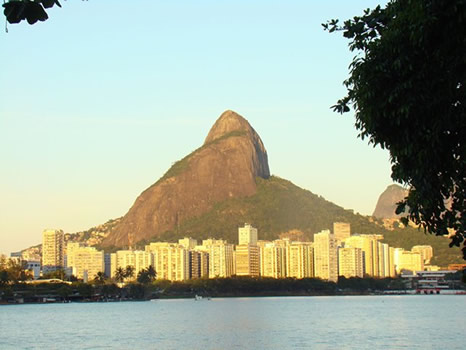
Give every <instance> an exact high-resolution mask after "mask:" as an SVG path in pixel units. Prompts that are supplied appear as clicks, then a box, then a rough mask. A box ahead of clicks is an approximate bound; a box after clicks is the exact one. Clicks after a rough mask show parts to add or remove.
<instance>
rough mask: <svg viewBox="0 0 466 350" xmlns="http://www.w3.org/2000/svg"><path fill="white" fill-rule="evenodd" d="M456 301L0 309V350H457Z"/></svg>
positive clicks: (239, 301)
mask: <svg viewBox="0 0 466 350" xmlns="http://www.w3.org/2000/svg"><path fill="white" fill-rule="evenodd" d="M465 307H466V298H465V297H464V296H445V295H441V296H430V295H429V296H353V297H281V298H279V297H274V298H230V299H221V298H219V299H212V300H210V301H207V300H202V301H194V300H193V299H180V300H173V299H172V300H156V301H152V302H121V303H71V304H41V305H11V306H2V307H1V308H0V309H1V312H0V330H1V331H0V332H1V336H0V347H1V348H2V349H32V348H33V349H59V348H64V347H66V348H70V349H78V348H79V349H86V348H92V349H107V348H112V349H186V348H189V349H235V348H236V349H310V348H312V349H382V348H383V349H463V348H464V347H463V346H464V339H463V336H462V333H463V332H464V322H463V311H464V310H465Z"/></svg>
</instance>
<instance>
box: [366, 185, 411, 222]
mask: <svg viewBox="0 0 466 350" xmlns="http://www.w3.org/2000/svg"><path fill="white" fill-rule="evenodd" d="M407 195H408V190H407V189H405V188H403V187H401V186H399V185H396V184H393V185H390V186H388V187H387V188H386V189H385V191H383V192H382V194H381V195H380V197H379V200H378V201H377V205H376V206H375V210H374V213H373V214H372V216H375V217H376V218H380V219H392V218H396V217H400V216H401V215H396V214H395V210H396V203H398V202H400V201H402V200H403V199H404V198H405V197H406V196H407Z"/></svg>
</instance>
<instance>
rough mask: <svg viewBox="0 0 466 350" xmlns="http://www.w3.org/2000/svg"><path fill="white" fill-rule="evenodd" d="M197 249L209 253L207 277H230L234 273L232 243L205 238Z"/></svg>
mask: <svg viewBox="0 0 466 350" xmlns="http://www.w3.org/2000/svg"><path fill="white" fill-rule="evenodd" d="M197 249H200V250H203V251H205V252H207V253H209V278H216V277H231V276H233V275H234V274H235V266H234V262H233V245H232V244H229V243H227V241H224V240H220V239H205V240H203V241H202V246H201V247H197Z"/></svg>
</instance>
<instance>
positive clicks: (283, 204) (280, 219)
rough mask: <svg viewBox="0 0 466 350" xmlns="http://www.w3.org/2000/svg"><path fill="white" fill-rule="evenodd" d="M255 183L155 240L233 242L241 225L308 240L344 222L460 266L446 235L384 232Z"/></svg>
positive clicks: (271, 184)
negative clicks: (250, 190)
mask: <svg viewBox="0 0 466 350" xmlns="http://www.w3.org/2000/svg"><path fill="white" fill-rule="evenodd" d="M256 182H257V193H256V194H254V195H252V196H249V197H243V198H231V199H228V200H226V201H223V202H221V203H217V204H215V205H214V207H213V209H212V210H210V211H208V212H206V213H204V214H203V215H200V216H198V217H194V218H191V219H188V220H185V221H183V222H181V223H180V225H179V226H178V227H177V229H176V230H174V231H167V232H165V233H164V234H162V235H161V237H160V238H157V240H167V241H174V240H176V239H178V238H182V237H185V236H191V237H193V238H196V239H206V238H219V239H220V238H221V239H226V240H228V241H229V242H232V243H236V242H237V233H238V227H240V226H242V225H243V224H244V223H245V222H248V223H251V224H252V225H253V226H255V227H257V228H258V230H259V238H260V239H264V240H272V239H276V238H278V237H279V235H280V234H281V233H285V232H288V231H290V230H299V231H302V232H303V233H304V236H305V238H306V239H309V240H312V238H313V234H314V233H317V232H319V231H321V230H325V229H329V230H332V229H333V223H334V222H337V221H343V222H349V223H350V224H351V232H352V233H353V234H354V233H360V234H382V235H383V236H384V242H385V243H388V244H389V245H390V246H392V247H401V248H405V249H411V247H412V246H413V245H419V244H429V245H432V246H433V248H434V254H435V259H434V261H433V263H437V264H440V265H442V266H445V265H447V264H449V263H454V262H457V263H461V262H462V260H461V252H460V251H459V250H458V249H454V248H449V247H448V240H447V239H446V238H444V237H435V236H431V235H425V234H424V233H423V231H422V230H418V229H415V228H411V227H407V228H396V229H394V230H393V231H390V230H387V229H386V228H384V227H383V226H381V224H378V223H377V221H375V222H373V221H372V220H369V219H370V218H369V217H367V216H363V215H360V214H354V212H353V211H352V210H345V209H344V208H342V207H340V206H338V205H336V204H333V203H331V202H329V201H327V200H325V199H324V198H323V197H321V196H318V195H315V194H314V193H312V192H310V191H307V190H304V189H302V188H300V187H298V186H296V185H294V184H293V183H291V182H290V181H287V180H284V179H281V178H279V177H277V176H272V177H270V178H269V179H262V178H259V177H258V178H257V179H256ZM144 243H145V242H144Z"/></svg>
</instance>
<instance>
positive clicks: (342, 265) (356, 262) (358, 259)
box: [338, 248, 364, 278]
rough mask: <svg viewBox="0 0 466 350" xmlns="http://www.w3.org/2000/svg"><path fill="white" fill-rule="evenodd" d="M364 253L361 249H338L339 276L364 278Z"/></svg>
mask: <svg viewBox="0 0 466 350" xmlns="http://www.w3.org/2000/svg"><path fill="white" fill-rule="evenodd" d="M363 265H364V264H363V252H362V249H361V248H339V249H338V275H339V276H345V277H346V278H349V277H361V278H362V277H364V268H363Z"/></svg>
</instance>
